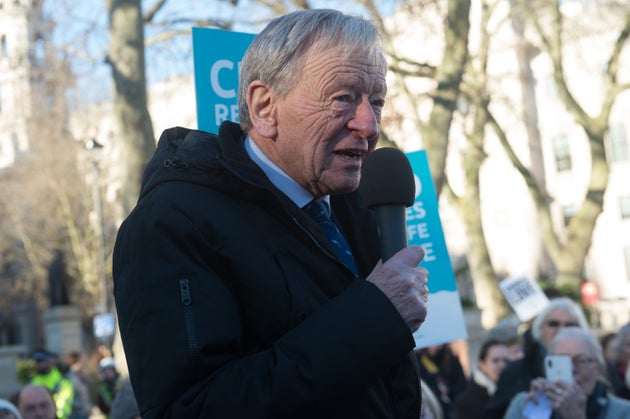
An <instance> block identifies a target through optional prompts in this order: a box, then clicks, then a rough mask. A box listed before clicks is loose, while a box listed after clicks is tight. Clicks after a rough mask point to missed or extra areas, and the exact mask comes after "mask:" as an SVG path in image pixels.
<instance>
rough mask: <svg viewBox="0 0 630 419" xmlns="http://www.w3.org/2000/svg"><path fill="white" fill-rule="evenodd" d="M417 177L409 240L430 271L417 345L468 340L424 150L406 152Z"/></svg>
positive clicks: (408, 215) (409, 220)
mask: <svg viewBox="0 0 630 419" xmlns="http://www.w3.org/2000/svg"><path fill="white" fill-rule="evenodd" d="M406 155H407V158H408V159H409V162H410V163H411V167H412V169H413V173H414V177H415V180H416V199H415V202H414V204H413V206H411V207H409V208H407V241H408V243H409V244H414V245H419V246H422V247H423V248H424V251H425V257H424V260H423V261H422V262H421V263H420V266H423V267H424V268H426V269H427V270H428V271H429V283H428V286H429V292H430V293H429V303H428V314H427V318H426V320H425V322H424V324H422V326H420V329H418V330H417V331H416V332H415V333H414V335H413V337H414V339H415V340H416V348H424V347H427V346H432V345H439V344H442V343H446V342H451V341H454V340H457V339H466V338H467V333H466V322H465V320H464V313H463V310H462V304H461V300H460V298H459V293H458V292H457V283H456V282H455V274H454V273H453V267H452V265H451V259H450V257H449V255H448V250H447V248H446V242H445V240H444V232H443V231H442V222H441V221H440V215H439V213H438V202H437V196H436V194H435V188H434V187H433V180H432V179H431V173H430V172H429V162H428V160H427V154H426V152H425V151H424V150H420V151H415V152H412V153H406Z"/></svg>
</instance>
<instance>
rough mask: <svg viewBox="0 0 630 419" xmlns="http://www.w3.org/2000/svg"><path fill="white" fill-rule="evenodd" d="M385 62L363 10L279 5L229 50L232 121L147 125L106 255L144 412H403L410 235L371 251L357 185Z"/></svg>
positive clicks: (417, 305)
mask: <svg viewBox="0 0 630 419" xmlns="http://www.w3.org/2000/svg"><path fill="white" fill-rule="evenodd" d="M385 73H386V61H385V58H384V55H383V53H382V51H381V46H380V39H379V34H378V30H377V29H376V27H375V26H374V25H373V24H372V23H370V22H369V21H367V20H365V19H362V18H359V17H354V16H349V15H345V14H343V13H341V12H338V11H335V10H323V9H320V10H306V11H298V12H294V13H291V14H288V15H286V16H282V17H279V18H276V19H274V20H273V21H271V22H270V23H269V24H268V25H267V26H266V28H265V29H264V30H263V31H262V32H261V33H260V34H259V35H258V36H256V38H255V39H254V41H253V42H252V44H251V46H250V47H249V49H248V50H247V52H246V54H245V56H244V57H243V60H242V62H241V65H240V83H239V86H240V87H239V88H240V91H239V98H238V100H239V119H240V125H239V124H236V123H233V122H229V121H228V122H224V123H223V124H222V126H221V127H220V130H219V133H218V135H213V134H208V133H204V132H200V131H193V130H188V129H184V128H173V129H169V130H167V131H165V132H164V133H163V134H162V136H161V138H160V140H159V143H158V147H157V150H156V152H155V154H154V156H153V158H152V160H151V161H150V162H149V164H148V166H147V167H146V169H145V173H144V176H143V184H142V188H141V192H140V198H139V200H138V203H137V206H136V208H135V209H134V210H133V211H132V212H131V214H130V215H129V216H128V218H127V219H126V220H125V221H124V223H123V224H122V225H121V228H120V230H119V233H118V236H117V241H116V245H115V249H114V256H113V269H114V270H113V274H114V293H115V299H116V307H117V313H118V321H119V326H120V332H121V336H122V340H123V344H124V349H125V354H126V359H127V363H128V366H129V373H130V379H131V383H132V386H133V391H134V394H135V396H136V398H137V402H138V405H139V408H140V411H141V416H142V418H144V419H151V418H274V419H277V418H292V419H295V418H344V419H349V418H350V419H351V418H361V419H366V418H398V419H402V418H410V419H411V418H413V419H417V418H418V417H419V415H420V403H421V400H420V383H419V377H418V370H417V363H416V361H415V359H414V357H413V352H412V349H413V348H414V339H413V336H412V333H413V332H414V331H415V330H417V329H418V328H419V327H420V325H421V323H422V322H423V321H424V319H425V316H426V301H427V297H428V289H427V286H426V282H427V278H428V273H427V271H426V270H425V269H424V268H422V267H419V266H418V264H419V263H420V261H421V260H422V258H423V257H424V251H423V250H422V248H421V247H419V246H408V247H405V248H404V249H402V250H400V251H399V252H398V253H396V254H395V255H393V256H392V257H391V258H389V259H387V261H385V262H383V261H381V260H380V256H379V237H378V230H377V225H376V223H375V217H374V214H373V213H372V211H370V210H368V208H367V207H366V206H365V205H364V203H363V199H362V197H361V195H360V193H359V192H358V191H357V188H358V185H359V181H360V177H361V167H362V164H363V162H364V161H365V158H366V157H367V156H368V154H369V153H371V152H372V151H373V150H374V148H375V147H376V143H377V141H378V137H379V129H380V119H381V111H382V108H383V105H384V103H385V95H386V91H387V87H386V82H385ZM313 202H315V203H317V205H320V206H323V208H324V210H323V211H324V212H328V211H330V215H331V217H332V221H334V222H335V224H336V227H337V228H338V230H339V231H340V232H341V233H342V235H343V237H344V239H345V240H344V241H347V246H346V247H347V250H348V251H347V252H346V253H347V254H346V255H345V256H348V255H350V256H351V257H352V260H353V261H352V262H351V263H348V262H347V261H346V260H345V259H342V258H341V256H340V254H339V253H338V249H337V248H335V247H333V244H332V243H331V241H329V239H328V238H327V236H326V235H325V234H324V231H323V230H322V228H321V227H320V225H319V224H318V222H316V221H315V220H314V219H313V218H312V217H311V215H309V213H308V212H307V211H308V208H309V207H310V206H311V204H312V203H313ZM336 244H339V242H337V243H336ZM351 265H354V266H351Z"/></svg>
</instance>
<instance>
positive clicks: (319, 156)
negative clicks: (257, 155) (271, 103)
mask: <svg viewBox="0 0 630 419" xmlns="http://www.w3.org/2000/svg"><path fill="white" fill-rule="evenodd" d="M304 60H305V61H304V65H303V67H302V71H301V76H300V78H299V80H298V81H297V82H296V84H295V86H293V88H292V89H291V91H290V92H289V93H288V94H287V95H286V96H285V97H283V98H278V103H277V106H276V108H275V112H276V117H277V138H275V140H274V141H273V144H272V146H271V148H272V149H271V154H272V155H270V156H269V157H270V158H271V159H272V160H273V161H274V162H275V163H276V164H277V165H278V166H279V167H281V168H282V169H283V170H284V171H285V172H286V173H287V174H288V175H289V176H290V177H291V178H293V179H294V180H295V181H296V182H298V183H299V184H300V185H302V186H303V187H304V188H306V189H307V190H309V191H310V192H311V193H312V194H313V195H315V196H322V195H326V194H331V193H344V192H350V191H353V190H355V189H356V188H357V187H358V186H359V180H360V176H361V165H362V164H363V161H364V160H365V157H366V156H367V155H368V153H370V152H371V151H372V150H373V149H374V147H375V146H376V142H377V141H378V134H379V124H380V120H381V110H382V108H383V105H384V101H385V94H386V91H387V88H386V84H385V70H384V69H383V68H381V66H379V65H377V63H375V62H372V60H369V59H368V58H366V57H365V56H361V55H358V54H355V55H351V56H349V57H347V58H343V57H342V55H341V50H340V49H335V48H333V49H327V50H324V51H321V50H320V49H319V48H318V47H317V44H315V45H314V46H313V47H312V48H311V50H310V52H308V53H307V55H306V56H305V57H304Z"/></svg>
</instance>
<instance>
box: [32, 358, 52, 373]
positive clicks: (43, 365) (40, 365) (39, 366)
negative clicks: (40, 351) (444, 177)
mask: <svg viewBox="0 0 630 419" xmlns="http://www.w3.org/2000/svg"><path fill="white" fill-rule="evenodd" d="M52 367H53V362H52V361H49V360H41V361H37V362H36V363H35V371H37V373H38V374H48V373H49V372H50V370H51V369H52Z"/></svg>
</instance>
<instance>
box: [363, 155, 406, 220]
mask: <svg viewBox="0 0 630 419" xmlns="http://www.w3.org/2000/svg"><path fill="white" fill-rule="evenodd" d="M359 190H360V191H361V194H362V195H363V199H364V201H365V203H366V205H367V206H368V207H369V208H373V207H377V206H379V205H404V206H405V207H410V206H412V205H413V202H414V200H415V195H416V185H415V181H414V175H413V170H412V169H411V163H409V160H408V159H407V156H405V153H403V152H402V151H400V150H398V149H396V148H391V147H383V148H378V149H376V150H374V151H373V152H372V153H371V154H370V155H368V157H367V159H366V160H365V163H364V165H363V170H362V173H361V183H360V184H359Z"/></svg>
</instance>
